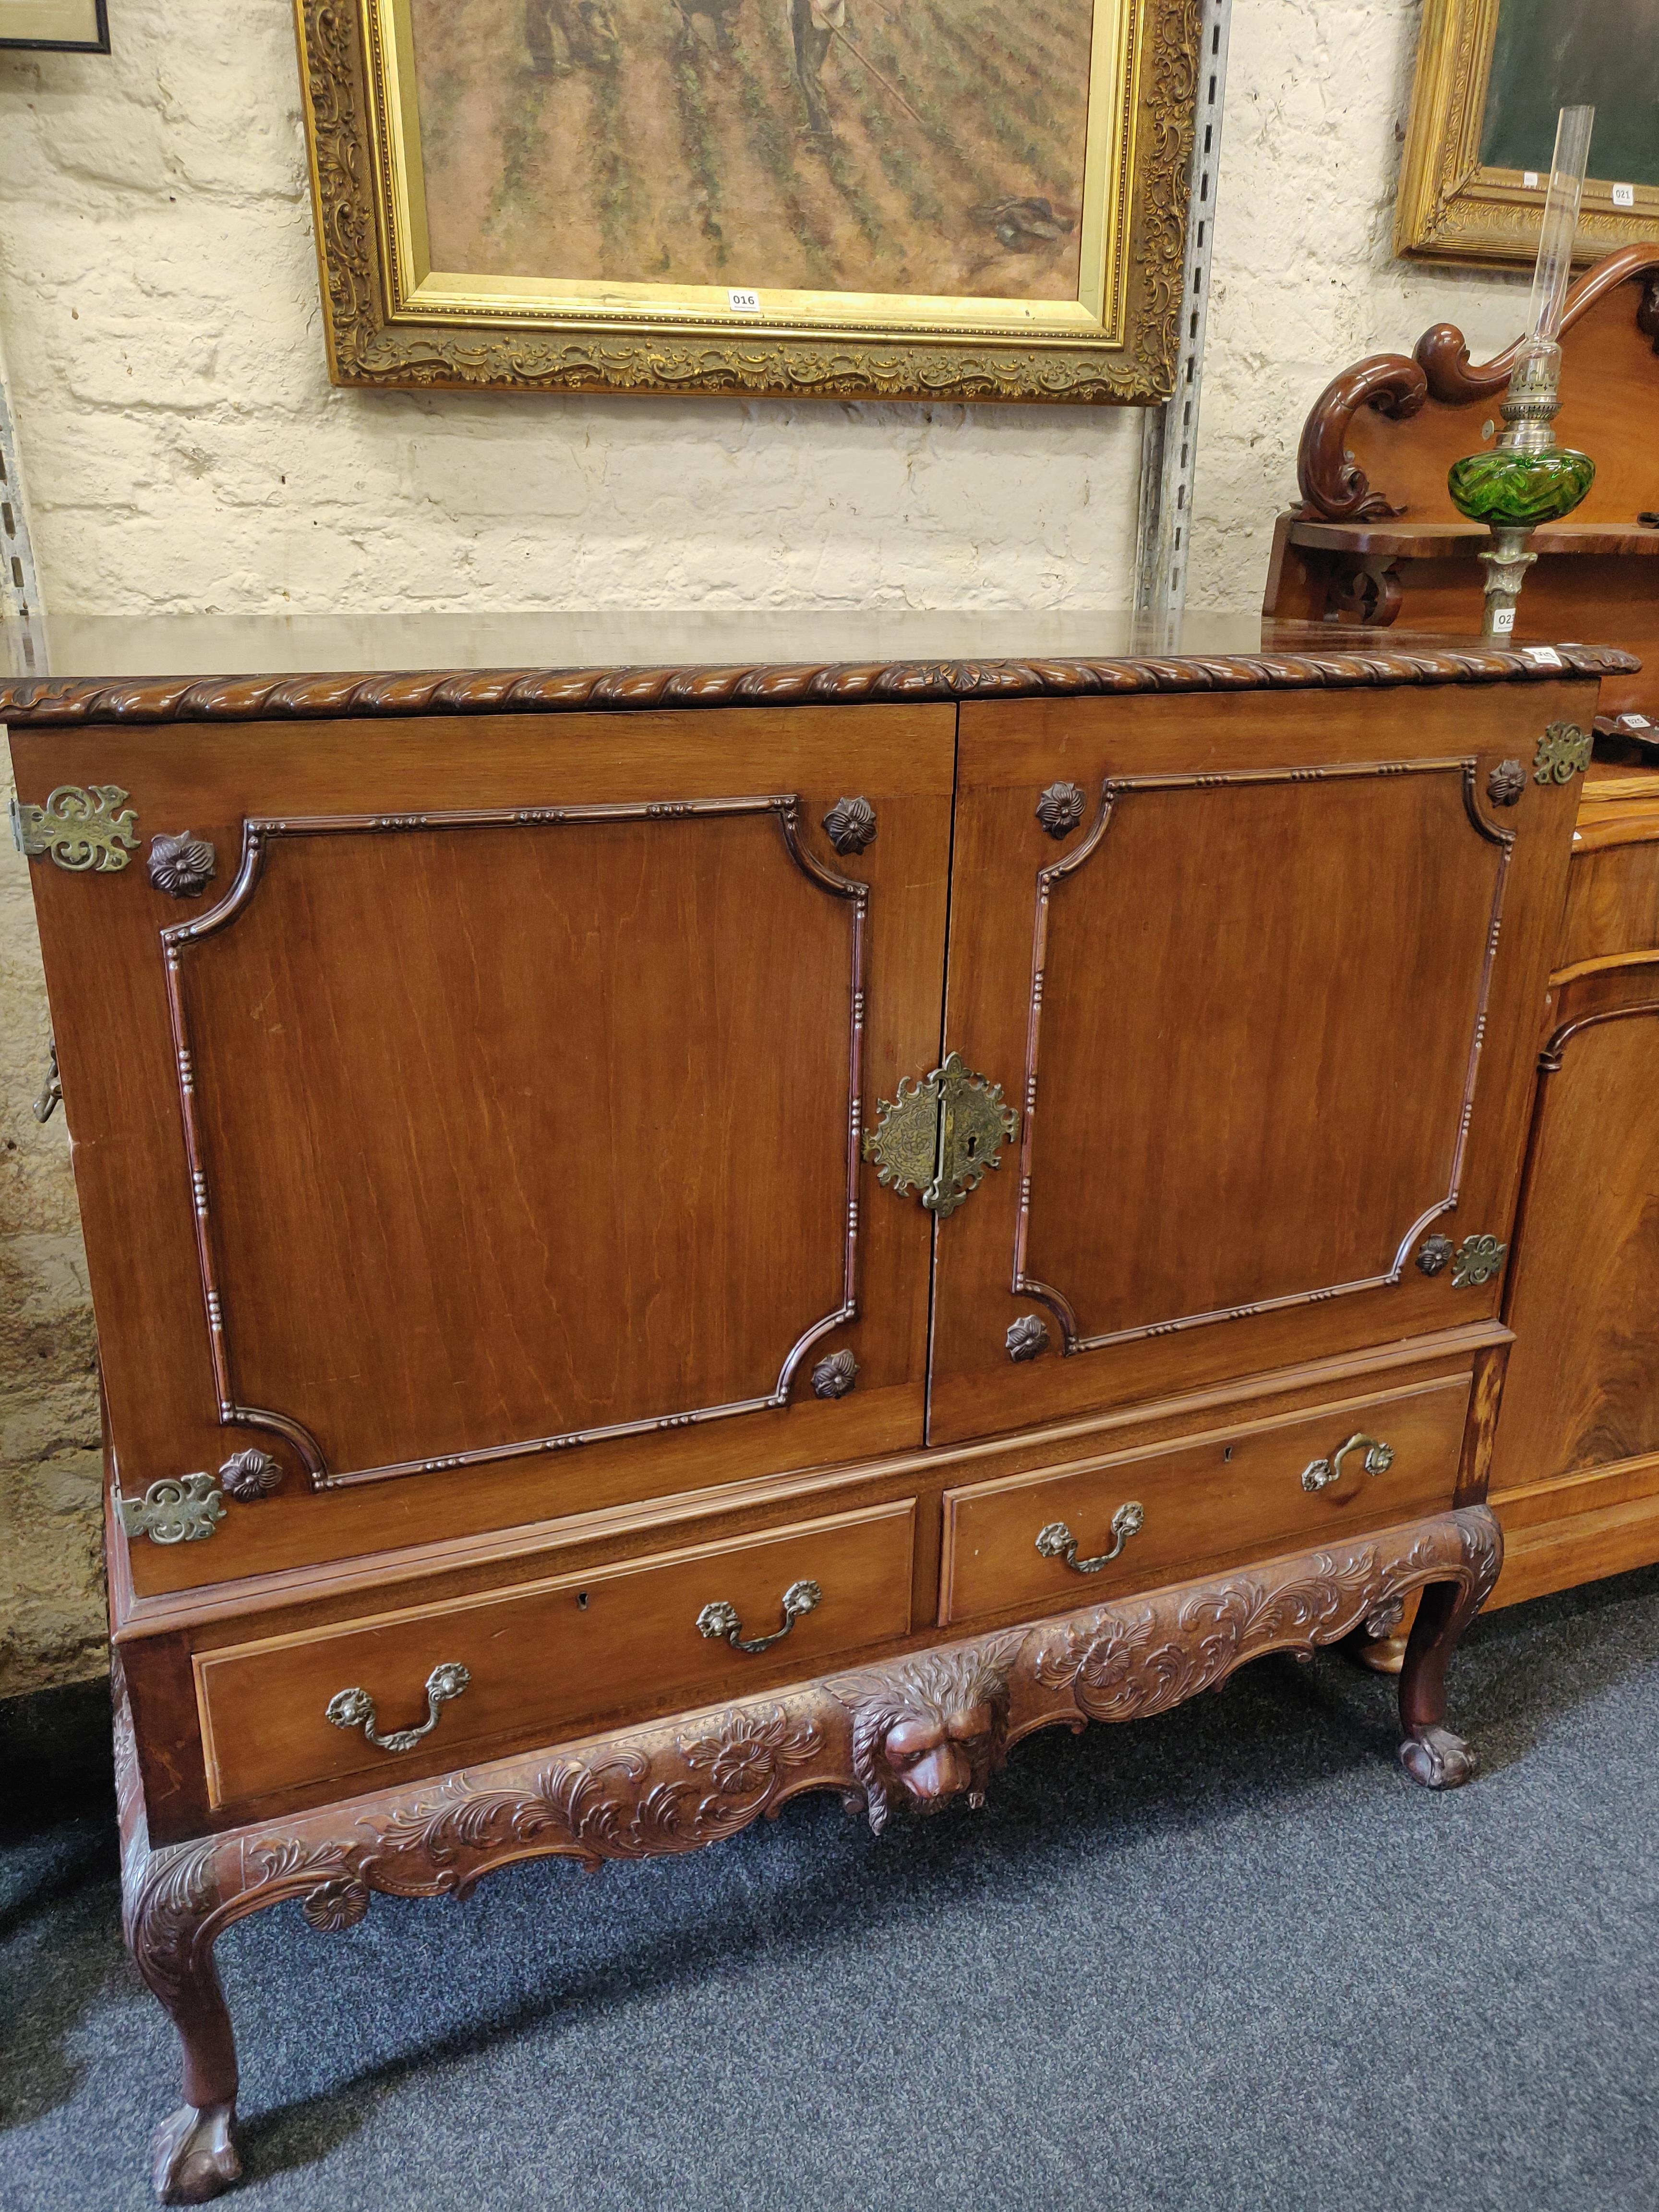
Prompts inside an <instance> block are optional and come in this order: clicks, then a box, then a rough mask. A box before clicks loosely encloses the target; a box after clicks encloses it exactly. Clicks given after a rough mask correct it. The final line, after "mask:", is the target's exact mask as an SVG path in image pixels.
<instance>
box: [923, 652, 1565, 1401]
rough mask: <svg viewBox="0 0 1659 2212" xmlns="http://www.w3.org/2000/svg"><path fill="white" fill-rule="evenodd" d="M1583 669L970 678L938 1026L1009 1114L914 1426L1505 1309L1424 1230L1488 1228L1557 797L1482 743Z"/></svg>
mask: <svg viewBox="0 0 1659 2212" xmlns="http://www.w3.org/2000/svg"><path fill="white" fill-rule="evenodd" d="M1560 689H1561V690H1562V691H1563V692H1566V691H1567V690H1568V687H1565V686H1563V687H1560ZM1569 704H1570V705H1571V707H1573V708H1576V709H1577V712H1578V714H1580V716H1581V717H1582V716H1588V714H1589V713H1590V712H1591V710H1592V706H1593V696H1591V697H1585V696H1583V692H1582V690H1578V691H1577V692H1574V693H1571V694H1569V696H1568V698H1567V699H1563V698H1561V697H1559V696H1557V697H1555V698H1554V699H1553V701H1552V702H1547V703H1543V704H1542V705H1541V702H1540V701H1539V700H1538V699H1537V697H1536V696H1535V695H1534V696H1528V695H1524V694H1523V695H1521V696H1519V697H1516V696H1515V695H1512V694H1511V695H1509V696H1498V695H1495V694H1489V695H1475V696H1449V695H1446V694H1443V693H1436V694H1432V695H1430V696H1426V697H1425V696H1413V695H1412V694H1410V693H1401V692H1398V691H1395V692H1378V693H1369V694H1365V695H1362V696H1356V697H1351V698H1348V699H1331V698H1309V697H1306V696H1296V697H1291V698H1276V699H1272V700H1268V701H1265V702H1264V701H1261V700H1254V699H1237V698H1202V697H1199V698H1187V699H1170V700H1147V701H1140V700H1125V701H1120V702H1111V703H1110V704H1107V703H1105V702H1101V703H1099V704H1096V703H1094V702H1090V703H1089V704H1087V705H1083V706H1076V705H1074V706H1072V707H1069V708H1056V707H1054V706H1051V705H1050V704H1049V703H1048V702H1033V703H1031V704H1028V705H1025V706H1024V707H1014V706H1010V707H1003V708H998V707H991V706H986V707H970V708H964V710H963V736H962V745H961V754H960V775H959V793H960V795H959V801H958V824H957V854H956V865H955V871H954V878H953V881H954V884H955V889H954V891H953V908H952V916H951V972H950V979H949V1004H948V1014H947V1022H946V1043H947V1046H948V1047H951V1048H955V1049H957V1051H959V1052H960V1053H961V1054H962V1055H963V1059H964V1060H966V1061H967V1062H968V1064H969V1066H971V1067H972V1068H974V1069H975V1071H977V1072H978V1073H981V1074H983V1075H985V1076H986V1077H987V1078H988V1079H991V1080H992V1081H994V1082H999V1083H1000V1084H1002V1085H1003V1086H1004V1088H1005V1090H1006V1094H1007V1096H1008V1097H1009V1098H1010V1099H1011V1100H1017V1101H1018V1103H1019V1104H1020V1106H1021V1108H1022V1109H1023V1113H1024V1126H1023V1127H1022V1129H1021V1131H1020V1133H1019V1135H1018V1139H1016V1140H1015V1142H1014V1144H1012V1145H1011V1146H1010V1148H1009V1152H1010V1156H1009V1157H1007V1158H1005V1161H1004V1164H1003V1166H1002V1168H1001V1170H1000V1171H999V1172H998V1173H995V1174H993V1175H990V1176H987V1177H986V1179H985V1181H984V1182H983V1183H982V1184H981V1187H980V1188H979V1189H978V1190H977V1191H975V1193H974V1194H973V1195H972V1196H971V1198H970V1199H969V1200H968V1202H967V1203H966V1204H965V1205H964V1206H963V1207H962V1209H961V1211H960V1212H958V1213H957V1214H956V1215H954V1216H953V1217H951V1218H950V1219H948V1220H946V1221H945V1222H943V1223H942V1224H941V1225H940V1227H939V1235H938V1262H937V1265H938V1277H939V1280H938V1291H937V1296H936V1307H935V1323H934V1375H933V1415H932V1421H931V1425H930V1435H931V1436H932V1437H933V1438H935V1439H937V1440H941V1441H947V1440H950V1439H952V1438H955V1437H962V1436H965V1435H969V1434H972V1433H975V1432H979V1431H984V1430H986V1429H995V1428H1002V1427H1009V1426H1012V1425H1016V1424H1018V1423H1022V1422H1024V1421H1027V1420H1031V1419H1042V1418H1043V1417H1044V1416H1045V1415H1048V1414H1054V1413H1072V1412H1077V1411H1080V1410H1083V1409H1085V1408H1086V1407H1092V1406H1105V1405H1110V1404H1115V1403H1120V1402H1123V1401H1126V1400H1127V1399H1129V1398H1131V1397H1134V1396H1138V1395H1146V1394H1149V1393H1150V1392H1152V1391H1153V1390H1157V1389H1170V1388H1172V1387H1176V1388H1178V1387H1182V1386H1184V1385H1187V1384H1189V1383H1200V1382H1203V1381H1206V1380H1210V1379H1214V1378H1217V1377H1218V1376H1223V1375H1226V1374H1229V1373H1243V1372H1249V1371H1250V1370H1253V1369H1255V1368H1256V1367H1259V1366H1265V1365H1267V1364H1271V1363H1272V1362H1273V1361H1275V1360H1280V1359H1294V1358H1319V1357H1322V1356H1326V1355H1328V1354H1332V1353H1337V1352H1342V1351H1344V1350H1346V1349H1349V1348H1352V1347H1355V1346H1358V1345H1361V1344H1364V1343H1365V1342H1367V1341H1373V1342H1375V1341H1379V1340H1387V1339H1389V1338H1391V1337H1395V1336H1403V1335H1406V1334H1411V1333H1413V1332H1415V1331H1418V1330H1431V1329H1433V1328H1437V1327H1444V1326H1450V1325H1451V1324H1453V1323H1454V1322H1463V1321H1469V1320H1474V1319H1477V1318H1480V1317H1481V1316H1483V1315H1485V1314H1487V1313H1490V1312H1492V1311H1494V1310H1495V1309H1496V1303H1497V1298H1498V1282H1497V1280H1496V1279H1495V1278H1494V1279H1491V1280H1490V1281H1488V1282H1487V1283H1486V1284H1484V1285H1474V1286H1468V1287H1459V1288H1458V1289H1457V1290H1455V1291H1454V1289H1453V1285H1452V1274H1453V1270H1452V1269H1450V1268H1447V1269H1445V1270H1443V1272H1442V1273H1440V1274H1438V1275H1436V1276H1433V1277H1431V1276H1429V1275H1425V1274H1424V1273H1421V1272H1419V1269H1418V1268H1417V1267H1416V1265H1415V1264H1414V1262H1415V1255H1416V1254H1417V1252H1418V1251H1419V1249H1421V1245H1422V1242H1423V1239H1424V1238H1425V1236H1426V1235H1428V1234H1429V1233H1431V1232H1433V1231H1445V1232H1446V1233H1449V1234H1450V1235H1451V1236H1452V1237H1453V1238H1454V1240H1460V1239H1461V1238H1462V1237H1464V1236H1466V1235H1468V1233H1470V1232H1472V1231H1474V1232H1483V1231H1484V1232H1492V1233H1496V1234H1497V1235H1498V1237H1500V1238H1502V1237H1504V1236H1505V1234H1506V1228H1505V1225H1506V1223H1507V1220H1508V1217H1509V1212H1510V1206H1511V1203H1512V1196H1513V1190H1514V1185H1515V1180H1516V1174H1517V1171H1518V1167H1519V1154H1520V1146H1521V1133H1522V1123H1523V1117H1524V1111H1525V1106H1526V1101H1527V1096H1528V1090H1529V1085H1530V1060H1531V1049H1532V1048H1533V1047H1534V1043H1535V1038H1536V1029H1535V1022H1536V1018H1537V1014H1538V1012H1539V1010H1540V1009H1541V1004H1542V994H1543V988H1544V981H1545V975H1546V968H1547V929H1548V927H1549V925H1550V924H1551V923H1553V919H1554V915H1555V914H1556V913H1557V912H1558V911H1559V901H1560V896H1561V884H1562V877H1563V872H1564V870H1565V857H1566V849H1567V842H1568V839H1569V836H1570V834H1571V813H1572V801H1571V794H1570V793H1567V792H1565V791H1561V790H1559V789H1558V788H1556V787H1553V786H1550V787H1541V786H1538V785H1536V784H1529V785H1528V788H1527V790H1526V792H1525V793H1524V794H1523V797H1522V800H1521V802H1520V804H1519V805H1517V806H1516V807H1515V808H1513V809H1512V810H1511V809H1507V808H1503V807H1498V806H1495V805H1492V804H1491V803H1490V801H1489V799H1488V798H1487V795H1486V787H1485V779H1486V775H1487V773H1488V772H1489V770H1490V769H1492V767H1494V766H1495V765H1496V764H1497V762H1498V759H1500V758H1502V757H1505V756H1510V757H1513V756H1516V755H1522V754H1523V753H1524V756H1525V757H1527V758H1528V759H1530V757H1531V755H1532V752H1533V750H1534V746H1535V744H1536V739H1537V736H1538V734H1539V733H1541V731H1542V729H1543V728H1544V726H1545V724H1546V723H1547V721H1548V720H1551V719H1553V717H1555V716H1559V715H1560V714H1562V713H1563V711H1564V708H1566V707H1567V706H1568V705H1569ZM1056 781H1059V782H1070V783H1072V784H1073V785H1075V786H1076V787H1079V789H1080V790H1081V791H1082V793H1083V794H1084V809H1083V814H1082V818H1081V820H1080V822H1079V823H1078V824H1077V826H1076V828H1075V829H1074V830H1073V831H1072V832H1071V833H1070V834H1069V835H1068V836H1066V837H1064V838H1062V839H1061V840H1060V841H1059V842H1058V843H1057V842H1056V841H1054V840H1053V839H1052V838H1051V837H1050V836H1049V835H1048V834H1047V833H1046V832H1045V829H1044V827H1043V824H1042V822H1041V821H1040V820H1039V818H1038V817H1037V814H1036V800H1037V798H1038V795H1039V793H1041V792H1042V791H1043V790H1044V789H1046V788H1047V787H1049V786H1051V785H1052V784H1054V782H1056ZM1062 819H1063V817H1062ZM1024 1316H1036V1318H1037V1319H1038V1320H1040V1321H1041V1322H1042V1323H1043V1324H1044V1326H1045V1327H1046V1328H1047V1331H1048V1349H1047V1350H1046V1351H1043V1352H1040V1353H1039V1354H1038V1355H1037V1356H1036V1358H1026V1359H1021V1360H1018V1361H1017V1360H1014V1359H1012V1358H1011V1357H1010V1352H1009V1346H1008V1344H1007V1340H1006V1339H1007V1331H1008V1329H1009V1327H1010V1325H1011V1324H1012V1323H1013V1322H1016V1321H1018V1320H1019V1319H1021V1318H1022V1317H1024ZM1062 1354H1063V1355H1065V1356H1061V1355H1062Z"/></svg>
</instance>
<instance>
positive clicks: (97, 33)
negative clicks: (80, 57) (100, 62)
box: [0, 0, 109, 54]
mask: <svg viewBox="0 0 1659 2212" xmlns="http://www.w3.org/2000/svg"><path fill="white" fill-rule="evenodd" d="M3 46H21V47H31V46H32V47H33V48H35V49H36V50H37V51H40V52H47V53H64V54H106V53H107V52H109V15H108V10H107V6H106V0H0V47H3Z"/></svg>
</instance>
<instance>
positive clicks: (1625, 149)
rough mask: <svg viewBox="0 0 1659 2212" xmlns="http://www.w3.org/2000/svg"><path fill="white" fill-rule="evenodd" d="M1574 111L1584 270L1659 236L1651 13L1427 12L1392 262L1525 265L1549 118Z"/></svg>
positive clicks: (1525, 5) (1448, 0)
mask: <svg viewBox="0 0 1659 2212" xmlns="http://www.w3.org/2000/svg"><path fill="white" fill-rule="evenodd" d="M1580 105H1589V106H1592V107H1594V108H1595V131H1594V134H1593V136H1592V137H1591V140H1590V174H1589V179H1588V181H1587V182H1586V185H1585V187H1584V198H1583V211H1582V214H1581V216H1580V219H1579V227H1578V247H1577V250H1578V258H1580V259H1581V260H1583V261H1589V260H1594V259H1595V258H1598V257H1599V256H1600V255H1601V254H1604V253H1608V252H1612V251H1613V249H1614V248H1615V247H1618V246H1632V245H1635V244H1637V243H1638V242H1640V241H1641V240H1645V239H1650V238H1652V237H1654V236H1655V235H1656V234H1659V0H1605V4H1601V5H1596V6H1594V7H1589V6H1586V5H1585V4H1584V0H1425V5H1424V9H1423V28H1422V33H1421V36H1420V40H1419V47H1418V57H1417V76H1416V82H1415V84H1414V87H1413V93H1412V111H1411V121H1410V126H1409V128H1408V131H1407V139H1406V150H1405V156H1404V160H1403V162H1402V165H1401V180H1400V198H1399V204H1398V209H1397V213H1396V218H1395V245H1396V246H1397V248H1398V250H1399V251H1400V252H1402V253H1420V254H1425V255H1429V256H1431V257H1433V258H1462V257H1465V256H1467V257H1468V258H1472V259H1476V260H1482V261H1492V262H1503V261H1518V262H1526V261H1530V260H1531V259H1532V258H1533V255H1534V252H1536V250H1537V244H1538V232H1539V225H1540V220H1541V215H1542V210H1543V197H1544V189H1545V186H1546V185H1547V183H1548V181H1549V167H1550V155H1551V153H1552V150H1553V147H1554V144H1555V125H1556V118H1557V116H1558V114H1559V111H1560V110H1561V109H1562V108H1563V107H1565V106H1580Z"/></svg>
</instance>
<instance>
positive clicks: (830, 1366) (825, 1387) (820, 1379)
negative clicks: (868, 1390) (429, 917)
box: [812, 1346, 859, 1398]
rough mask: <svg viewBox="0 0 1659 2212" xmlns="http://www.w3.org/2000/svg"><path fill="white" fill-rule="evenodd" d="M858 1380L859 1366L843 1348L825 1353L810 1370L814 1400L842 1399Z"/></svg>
mask: <svg viewBox="0 0 1659 2212" xmlns="http://www.w3.org/2000/svg"><path fill="white" fill-rule="evenodd" d="M858 1379H859V1364H858V1362H857V1360H856V1359H854V1357H853V1355H852V1353H851V1352H848V1350H847V1348H846V1346H842V1349H841V1350H840V1351H839V1352H829V1353H827V1354H826V1355H825V1356H824V1358H822V1359H820V1360H819V1362H818V1364H817V1366H816V1367H815V1368H814V1369H813V1370H812V1395H813V1396H814V1397H816V1398H844V1397H845V1396H846V1395H847V1394H848V1391H849V1390H850V1389H852V1388H853V1385H854V1383H856V1382H857V1381H858Z"/></svg>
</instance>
